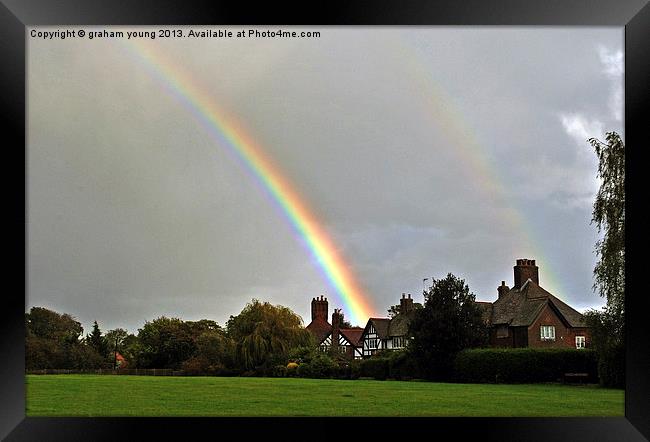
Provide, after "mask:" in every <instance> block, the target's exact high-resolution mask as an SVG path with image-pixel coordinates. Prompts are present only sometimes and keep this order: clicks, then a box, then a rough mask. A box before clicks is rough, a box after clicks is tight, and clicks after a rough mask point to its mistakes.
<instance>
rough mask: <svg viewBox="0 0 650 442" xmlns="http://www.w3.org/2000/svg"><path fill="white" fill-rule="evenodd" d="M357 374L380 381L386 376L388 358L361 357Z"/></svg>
mask: <svg viewBox="0 0 650 442" xmlns="http://www.w3.org/2000/svg"><path fill="white" fill-rule="evenodd" d="M359 376H360V377H363V378H374V379H377V380H380V381H383V380H384V379H386V378H388V358H384V357H379V356H373V357H372V358H368V359H363V360H362V361H361V365H360V367H359Z"/></svg>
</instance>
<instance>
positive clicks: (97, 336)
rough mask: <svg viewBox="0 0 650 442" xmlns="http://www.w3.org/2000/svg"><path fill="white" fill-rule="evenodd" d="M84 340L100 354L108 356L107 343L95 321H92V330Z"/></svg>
mask: <svg viewBox="0 0 650 442" xmlns="http://www.w3.org/2000/svg"><path fill="white" fill-rule="evenodd" d="M86 342H87V343H88V345H89V346H90V347H92V348H93V349H94V350H95V351H96V352H97V353H99V355H100V356H102V357H104V358H105V357H106V356H108V345H107V342H106V339H105V338H104V337H103V336H102V332H101V330H100V329H99V325H97V321H95V322H94V323H93V331H92V332H91V333H90V334H89V335H88V336H86Z"/></svg>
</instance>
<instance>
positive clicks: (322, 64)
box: [27, 27, 623, 332]
mask: <svg viewBox="0 0 650 442" xmlns="http://www.w3.org/2000/svg"><path fill="white" fill-rule="evenodd" d="M319 30H320V31H321V37H320V38H315V39H283V40H279V39H192V40H189V39H182V38H181V39H171V40H164V39H158V40H152V41H149V42H147V44H149V45H155V46H156V50H157V51H158V52H160V53H163V54H164V55H165V58H166V59H167V60H168V62H169V63H172V64H173V65H174V66H175V67H176V68H177V69H180V70H182V71H183V72H186V73H188V75H189V76H190V77H191V78H192V82H193V84H194V85H195V86H196V87H197V88H198V89H197V90H199V91H200V94H201V95H202V96H203V98H205V97H207V98H208V99H210V100H211V101H213V102H215V103H218V105H219V107H220V108H222V109H224V110H225V111H226V112H227V113H228V114H229V115H231V116H233V117H235V118H236V119H237V120H238V121H240V122H241V124H242V126H243V127H245V128H246V132H247V134H248V135H249V136H250V137H251V138H252V139H254V140H255V141H256V143H258V145H259V146H261V148H262V149H264V151H265V153H266V154H267V155H268V156H269V157H270V158H272V159H273V161H274V162H275V164H277V166H278V167H279V169H280V170H282V173H283V174H284V175H285V176H286V178H287V179H288V180H289V181H290V182H291V183H293V185H294V187H295V189H297V191H298V192H299V193H300V195H301V196H302V197H303V199H304V200H305V201H306V202H307V204H308V205H309V206H310V207H311V208H312V210H313V212H314V214H315V216H316V218H317V219H319V221H320V222H321V223H322V225H323V226H324V228H325V229H326V230H327V231H328V232H329V234H330V235H331V237H332V238H333V240H334V242H335V244H336V245H337V247H339V249H340V251H341V253H342V254H343V255H344V256H345V257H346V262H347V263H348V265H349V266H350V269H351V270H352V271H353V273H354V274H355V275H356V277H357V279H358V280H359V282H360V284H361V285H362V286H363V287H365V288H366V291H367V293H368V296H369V297H370V298H371V300H372V304H374V305H375V306H376V308H377V311H376V312H374V313H375V314H383V313H384V312H385V310H386V309H388V307H389V306H390V305H393V304H395V303H396V302H397V299H398V297H399V296H400V294H401V293H402V292H409V293H413V294H414V295H415V297H416V299H419V298H420V297H421V291H422V287H423V285H422V280H423V278H432V277H433V278H439V277H443V276H444V275H445V274H446V273H448V272H452V273H454V274H456V275H458V276H460V277H462V278H465V279H466V281H467V282H468V284H469V286H470V288H471V289H472V290H473V291H474V293H476V295H477V298H478V299H481V300H493V299H494V298H496V287H497V285H499V283H500V281H501V280H506V281H507V282H509V283H511V281H512V266H513V265H514V261H515V259H517V258H532V259H537V260H538V263H539V264H540V282H541V284H542V285H543V286H544V287H546V288H548V289H550V290H551V291H552V292H554V293H555V294H556V295H558V296H559V297H561V298H562V299H564V300H565V301H566V302H568V303H569V304H571V305H573V306H574V307H576V308H578V309H580V310H583V309H586V308H595V307H599V306H600V305H602V304H603V300H602V299H601V298H599V297H598V296H597V295H596V294H594V293H593V291H592V288H591V286H592V270H593V266H594V264H595V260H596V257H595V255H594V253H593V244H594V242H595V241H596V239H597V235H596V232H595V228H594V226H591V225H590V218H591V204H592V201H593V196H594V194H595V192H596V190H597V188H598V181H597V180H596V164H597V163H596V159H595V155H594V153H593V151H592V150H591V148H590V146H589V145H588V144H587V142H586V138H588V137H592V136H594V137H600V138H603V137H604V132H605V131H609V130H616V131H618V132H619V133H622V125H623V123H622V73H623V72H622V66H623V61H622V58H623V57H622V48H623V31H622V29H613V28H563V27H553V28H507V27H503V28H453V27H449V28H447V27H442V28H435V27H433V28H418V27H413V28H410V27H409V28H401V27H387V28H383V27H379V28H364V27H360V28H354V27H352V28H337V27H323V28H319ZM125 46H128V43H127V44H124V43H120V42H116V41H112V40H109V39H104V40H98V39H95V40H85V39H66V40H39V39H28V69H27V73H28V171H27V174H28V201H27V202H28V249H27V251H28V292H27V307H28V308H29V307H30V306H46V307H49V308H53V309H55V310H57V311H61V312H67V313H71V314H72V315H74V316H75V317H77V318H78V319H79V320H81V321H82V322H83V324H84V327H85V328H86V329H88V327H89V326H90V324H92V321H93V320H97V321H98V322H99V323H100V326H101V327H102V328H103V329H107V328H114V327H124V328H127V329H129V330H130V331H133V332H135V331H137V328H138V327H141V326H142V324H143V323H144V321H145V320H151V319H154V318H156V317H158V316H160V315H167V316H176V317H181V318H183V319H200V318H210V319H215V320H217V321H218V322H219V323H221V324H223V323H224V322H225V321H226V320H227V319H228V317H229V315H234V314H237V313H239V311H240V310H241V308H242V307H243V306H244V305H245V303H246V302H248V301H250V300H251V299H252V298H259V299H263V300H268V301H270V302H272V303H275V304H283V305H286V306H288V307H290V308H292V309H293V310H294V311H296V312H297V313H298V314H300V315H301V316H302V317H303V318H304V319H305V320H306V321H307V322H308V321H309V317H308V315H309V301H310V300H311V298H312V297H313V296H316V295H319V294H321V293H325V294H327V295H328V297H329V298H330V301H331V302H332V303H333V304H334V305H335V306H337V307H344V305H343V302H342V300H341V299H339V298H338V297H337V295H336V293H335V291H334V290H333V288H332V287H331V286H330V285H329V284H328V282H327V280H326V278H325V277H324V275H323V273H322V271H321V270H320V269H319V268H318V265H317V263H316V261H315V259H314V258H313V257H312V256H311V255H310V253H309V251H308V249H307V247H306V245H305V243H304V242H303V240H302V239H301V237H300V235H298V234H297V233H296V231H295V229H293V228H292V227H291V225H290V224H289V222H288V221H287V219H286V218H285V216H284V215H283V214H282V212H281V211H280V210H279V208H278V207H277V204H275V203H274V202H272V201H271V199H270V198H269V196H268V194H267V193H266V192H265V191H264V190H263V188H262V186H260V184H259V183H258V182H257V181H256V179H255V178H254V177H253V176H252V174H251V172H250V171H249V170H246V168H244V167H242V164H241V162H240V161H238V160H237V159H236V158H235V156H234V155H233V152H232V150H231V148H230V147H228V146H227V145H225V143H224V142H223V141H222V140H220V139H219V138H218V137H214V136H213V134H212V133H211V132H210V130H206V127H205V125H204V124H202V123H201V122H200V121H199V119H197V118H196V115H195V112H193V111H192V109H190V108H188V106H187V105H186V103H184V102H183V100H179V97H178V94H174V93H170V92H169V89H168V88H167V87H166V86H165V85H164V84H163V83H161V79H160V78H157V77H156V75H154V74H152V70H151V69H150V68H147V63H146V62H145V61H144V60H143V59H141V58H138V56H137V55H136V56H133V53H132V51H129V49H128V47H125ZM188 78H189V77H188ZM168 80H169V79H167V80H165V79H163V80H162V82H164V81H168ZM346 313H347V314H348V315H349V313H350V312H346ZM361 325H362V324H361Z"/></svg>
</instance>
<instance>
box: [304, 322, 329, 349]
mask: <svg viewBox="0 0 650 442" xmlns="http://www.w3.org/2000/svg"><path fill="white" fill-rule="evenodd" d="M305 328H306V329H307V330H309V331H310V332H311V334H312V335H313V336H314V339H316V342H318V343H319V344H320V343H321V342H323V341H324V340H325V338H327V336H329V334H330V333H332V325H331V324H330V323H329V322H327V321H324V320H322V319H320V318H316V319H315V320H313V321H311V322H310V323H309V325H308V326H307V327H305Z"/></svg>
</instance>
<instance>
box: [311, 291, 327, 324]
mask: <svg viewBox="0 0 650 442" xmlns="http://www.w3.org/2000/svg"><path fill="white" fill-rule="evenodd" d="M316 319H321V320H323V321H325V322H327V298H324V297H323V295H321V296H320V299H319V298H318V297H316V298H313V299H312V300H311V320H312V322H313V321H315V320H316Z"/></svg>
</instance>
